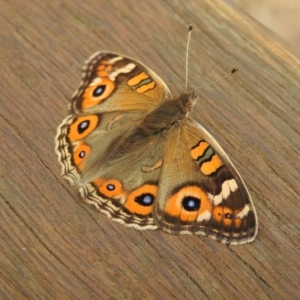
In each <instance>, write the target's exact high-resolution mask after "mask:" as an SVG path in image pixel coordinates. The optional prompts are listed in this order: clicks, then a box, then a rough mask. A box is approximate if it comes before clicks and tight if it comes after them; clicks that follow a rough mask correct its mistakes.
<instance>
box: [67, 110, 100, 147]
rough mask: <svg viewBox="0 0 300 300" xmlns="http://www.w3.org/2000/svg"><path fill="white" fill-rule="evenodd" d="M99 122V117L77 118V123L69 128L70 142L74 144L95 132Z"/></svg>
mask: <svg viewBox="0 0 300 300" xmlns="http://www.w3.org/2000/svg"><path fill="white" fill-rule="evenodd" d="M98 122H99V117H98V116H97V115H90V116H82V117H77V118H76V119H75V122H74V123H73V124H72V125H70V127H69V133H68V138H69V140H70V141H71V142H74V141H78V140H81V139H83V138H85V137H86V136H88V135H89V134H90V133H91V132H92V131H93V130H95V128H96V127H97V125H98Z"/></svg>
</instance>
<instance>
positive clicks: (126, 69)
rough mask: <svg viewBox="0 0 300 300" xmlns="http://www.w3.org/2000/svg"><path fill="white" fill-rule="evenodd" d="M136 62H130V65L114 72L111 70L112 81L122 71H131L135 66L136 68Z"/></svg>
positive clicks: (110, 77)
mask: <svg viewBox="0 0 300 300" xmlns="http://www.w3.org/2000/svg"><path fill="white" fill-rule="evenodd" d="M135 67H136V66H135V64H134V63H129V64H128V65H126V66H124V67H123V68H119V69H117V70H115V71H114V72H111V73H110V74H109V79H110V80H111V81H115V79H116V77H117V76H118V75H119V74H121V73H130V72H131V71H132V70H133V69H134V68H135Z"/></svg>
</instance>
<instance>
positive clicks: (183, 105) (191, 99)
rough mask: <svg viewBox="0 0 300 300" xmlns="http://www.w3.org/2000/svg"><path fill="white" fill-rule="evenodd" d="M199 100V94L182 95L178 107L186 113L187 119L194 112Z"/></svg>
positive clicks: (178, 100)
mask: <svg viewBox="0 0 300 300" xmlns="http://www.w3.org/2000/svg"><path fill="white" fill-rule="evenodd" d="M197 99H198V94H197V93H196V92H194V91H193V92H191V93H182V94H181V95H180V96H179V97H178V99H177V102H178V106H179V108H180V109H181V110H182V112H183V113H184V115H185V117H186V116H187V115H188V114H189V113H190V112H191V111H192V110H193V108H194V105H195V103H196V101H197Z"/></svg>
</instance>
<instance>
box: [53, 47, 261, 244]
mask: <svg viewBox="0 0 300 300" xmlns="http://www.w3.org/2000/svg"><path fill="white" fill-rule="evenodd" d="M197 98H198V96H197V93H196V92H191V93H186V92H185V93H182V94H181V95H180V96H178V97H177V98H172V96H171V93H170V91H169V89H168V87H167V85H166V84H165V83H164V81H163V80H162V79H161V78H160V77H159V76H158V75H157V74H156V73H154V72H153V71H152V70H150V69H149V68H148V67H146V66H145V65H143V64H142V63H140V62H138V61H136V60H134V59H132V58H129V57H126V56H123V55H120V54H117V53H110V52H97V53H95V54H94V55H93V56H91V57H90V58H89V60H88V61H87V62H86V64H85V66H84V68H83V75H82V82H81V84H80V86H79V88H78V90H77V91H76V92H75V93H74V95H73V97H72V99H71V101H70V115H69V116H68V117H66V118H65V119H64V120H63V122H62V123H61V124H60V126H59V127H58V129H57V134H56V137H55V144H56V146H55V151H56V153H57V156H58V161H59V163H60V164H61V167H62V176H63V177H64V178H65V179H67V180H68V181H69V183H70V184H71V185H73V186H76V187H77V188H78V190H79V193H80V195H81V197H82V198H83V200H84V201H85V202H86V203H88V204H91V205H93V206H95V207H96V209H97V210H99V211H100V212H102V213H104V214H106V215H107V216H108V217H109V218H111V219H113V220H115V221H118V222H120V223H122V224H125V225H127V226H128V227H134V228H136V229H156V228H160V229H162V230H163V231H166V232H168V233H172V234H177V233H180V234H182V233H185V234H187V233H194V234H200V235H204V236H208V237H210V238H212V239H214V240H217V241H220V242H223V243H225V244H231V245H237V244H243V243H248V242H251V241H253V240H254V238H255V236H256V233H257V217H256V212H255V208H254V206H253V203H252V200H251V197H250V195H249V192H248V190H247V188H246V186H245V184H244V182H243V179H242V178H241V176H240V175H239V173H238V172H237V170H236V169H235V167H234V166H233V164H232V162H231V161H230V159H229V158H228V157H227V155H226V153H225V152H224V150H223V149H222V148H221V147H220V145H219V144H218V143H217V142H216V140H215V139H214V138H213V137H212V136H211V135H210V134H209V133H208V132H207V131H206V130H205V129H204V128H203V127H202V126H201V125H199V124H198V123H197V122H195V121H194V120H193V119H192V118H190V117H189V116H188V115H189V113H190V112H191V111H192V109H193V107H194V105H195V103H196V100H197Z"/></svg>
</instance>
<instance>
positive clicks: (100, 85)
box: [81, 77, 115, 108]
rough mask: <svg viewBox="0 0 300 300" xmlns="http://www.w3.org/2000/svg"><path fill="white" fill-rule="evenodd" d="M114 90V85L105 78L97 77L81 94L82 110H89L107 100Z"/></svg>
mask: <svg viewBox="0 0 300 300" xmlns="http://www.w3.org/2000/svg"><path fill="white" fill-rule="evenodd" d="M114 90H115V83H114V82H113V81H111V80H110V79H108V78H107V77H102V78H100V77H98V78H96V79H94V81H92V82H91V84H90V85H89V87H87V89H86V90H85V92H84V94H83V96H82V97H83V99H82V103H81V107H82V108H91V107H94V106H96V105H98V104H99V103H101V102H103V101H104V100H105V99H106V98H108V97H109V96H110V95H111V94H112V92H113V91H114Z"/></svg>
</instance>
